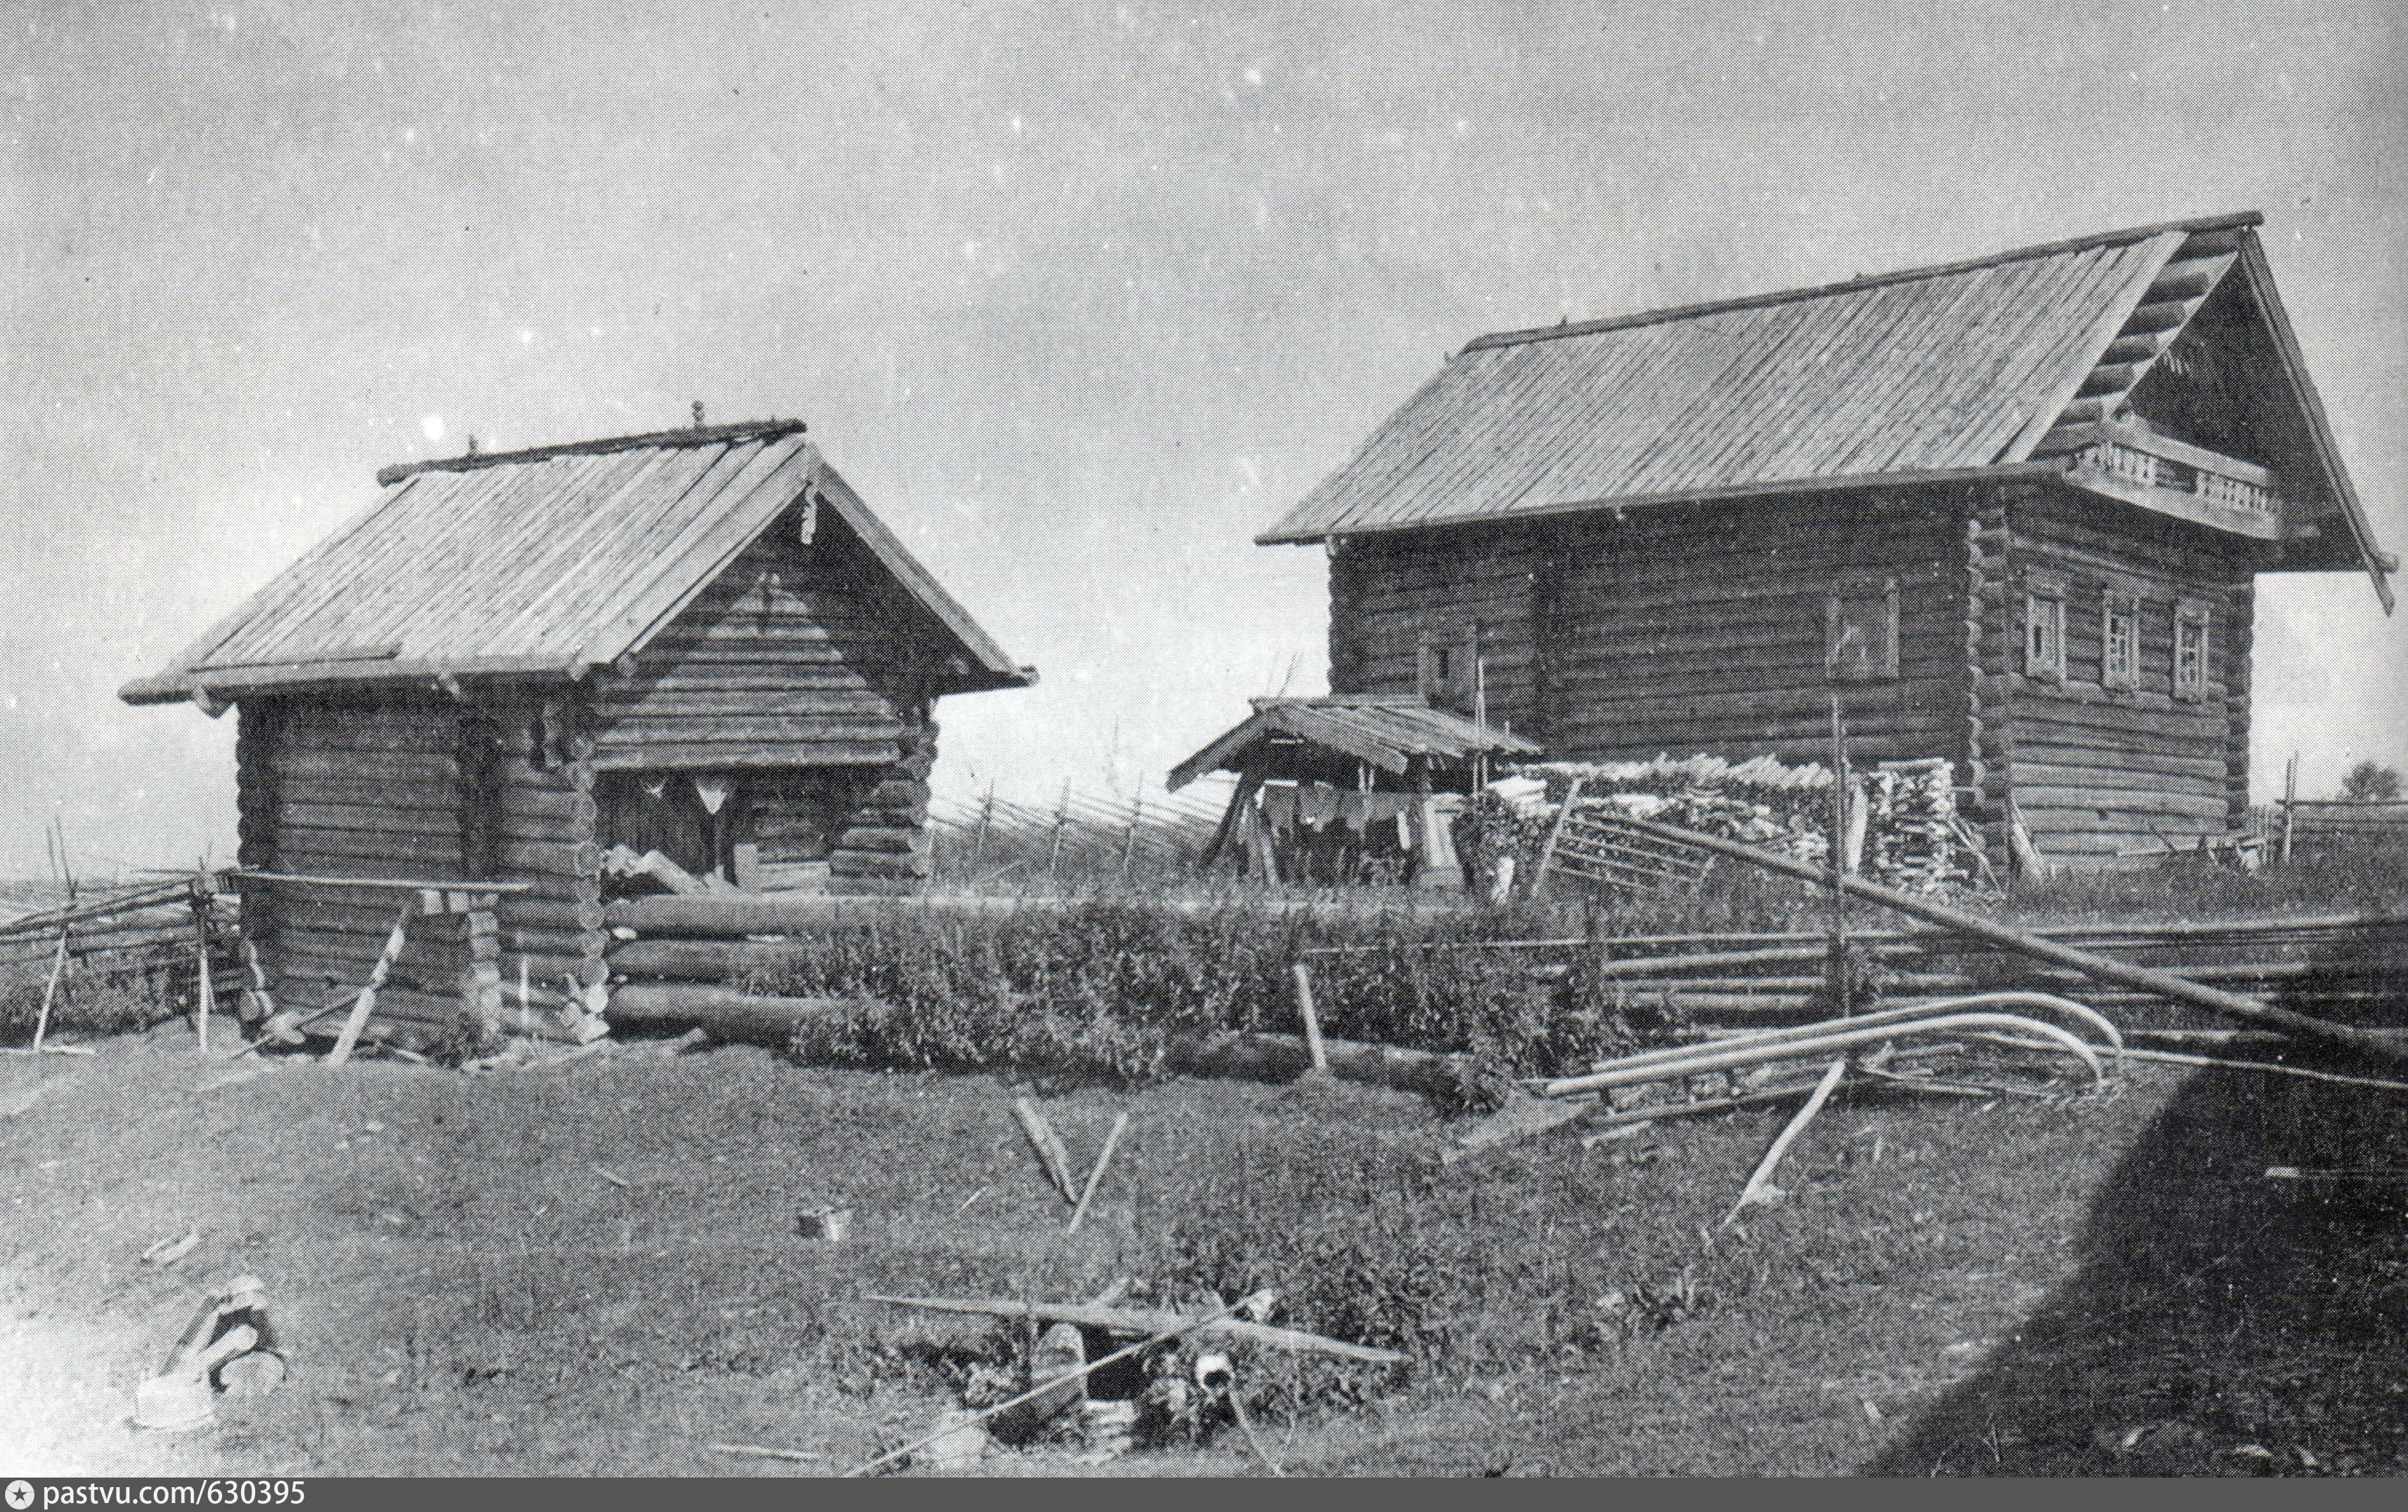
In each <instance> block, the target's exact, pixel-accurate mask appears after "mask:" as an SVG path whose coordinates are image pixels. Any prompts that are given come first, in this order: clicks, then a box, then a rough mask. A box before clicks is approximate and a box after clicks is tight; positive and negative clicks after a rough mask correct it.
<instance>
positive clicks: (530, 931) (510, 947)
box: [494, 924, 609, 960]
mask: <svg viewBox="0 0 2408 1512" xmlns="http://www.w3.org/2000/svg"><path fill="white" fill-rule="evenodd" d="M494 938H495V941H496V942H497V943H498V945H499V947H500V949H502V950H503V951H505V952H507V953H509V954H511V955H520V954H535V955H545V956H558V957H563V958H567V959H576V960H583V959H589V958H590V959H594V960H599V959H600V958H601V955H602V950H603V947H604V945H605V944H606V943H607V942H608V940H609V936H608V935H607V934H603V932H602V931H600V930H598V929H582V930H581V929H548V928H544V927H541V926H539V925H531V924H504V925H503V926H502V928H501V932H500V934H496V935H495V936H494Z"/></svg>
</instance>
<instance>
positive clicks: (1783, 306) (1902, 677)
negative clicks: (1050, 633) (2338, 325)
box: [1258, 214, 2397, 867]
mask: <svg viewBox="0 0 2408 1512" xmlns="http://www.w3.org/2000/svg"><path fill="white" fill-rule="evenodd" d="M2258 222H2259V217H2257V215H2255V214H2243V215H2232V216H2224V217H2219V218H2215V219H2210V220H2199V221H2181V222H2176V223H2172V224H2167V225H2157V226H2148V227H2143V228H2140V229H2136V230H2129V231H2119V232H2112V233H2109V234H2106V235H2096V236H2088V237H2084V238H2082V239H2079V240H2075V241H2068V242H2059V243H2057V244H2054V245H2050V246H2045V247H2034V248H2028V249H2025V250H2019V251H2013V252H2006V253H2001V254H2000V255H1998V256H1995V257H1986V258H1982V259H1979V260H1977V261H1973V262H1967V263H1957V264H1948V265H1946V266H1942V267H1930V268H1920V269H1915V270H1913V271H1910V272H1904V273H1896V274H1888V275H1885V276H1881V277H1874V278H1856V279H1854V280H1852V281H1850V282H1847V283H1842V284H1836V285H1831V286H1828V287H1824V288H1815V289H1805V290H1799V291H1796V292H1785V293H1776V294H1769V295H1761V296H1756V297H1753V298H1746V299H1736V300H1729V301H1726V302H1722V303H1718V304H1712V305H1698V306H1690V307H1683V308H1678V309H1668V310H1658V311H1654V312H1651V313H1647V314H1641V315H1631V316H1625V317H1621V318H1618V319H1613V320H1603V321H1585V322H1581V323H1574V324H1562V325H1556V326H1553V327H1546V328H1541V329H1537V330H1527V331H1512V332H1506V333H1504V334H1501V335H1490V336H1484V337H1482V338H1480V339H1478V340H1476V341H1473V342H1472V343H1470V344H1469V346H1467V347H1466V348H1464V349H1463V350H1462V351H1460V352H1459V353H1457V354H1456V355H1455V357H1454V358H1452V359H1451V360H1450V361H1449V362H1448V363H1447V364H1446V365H1445V366H1444V367H1443V368H1442V369H1441V371H1440V372H1439V374H1438V376H1437V377H1435V378H1432V379H1430V381H1429V382H1428V383H1427V384H1426V385H1425V386H1424V387H1423V388H1422V389H1421V391H1420V392H1417V393H1415V394H1414V395H1413V396H1412V398H1411V399H1410V400H1408V401H1407V402H1406V403H1405V405H1404V406H1403V407H1401V408H1400V409H1398V411H1397V412H1396V413H1395V414H1394V415H1393V416H1391V417H1390V418H1389V419H1388V421H1386V422H1385V423H1384V424H1383V425H1382V426H1381V427H1380V428H1379V429H1378V430H1377V431H1376V432H1375V433H1374V434H1373V435H1371V437H1370V438H1369V440H1368V441H1367V442H1366V443H1365V444H1364V446H1363V448H1362V449H1361V450H1360V451H1359V452H1358V453H1357V454H1356V456H1355V458H1354V460H1353V461H1351V462H1349V463H1348V464H1346V465H1344V466H1343V467H1341V468H1340V469H1339V470H1338V472H1336V473H1335V474H1334V475H1332V476H1331V477H1330V478H1328V479H1327V480H1326V481H1325V482H1323V483H1322V484H1321V486H1320V487H1319V488H1317V489H1315V490H1314V491H1313V492H1312V493H1311V494H1310V495H1309V496H1307V497H1306V498H1305V499H1304V501H1303V502H1302V503H1300V504H1298V505H1297V506H1296V507H1295V508H1294V509H1293V510H1292V511H1290V513H1289V514H1288V515H1287V516H1286V517H1285V518H1284V519H1283V520H1281V521H1279V522H1278V524H1276V525H1275V526H1273V527H1272V528H1271V529H1270V530H1269V531H1268V532H1266V533H1265V534H1264V535H1261V536H1260V537H1258V539H1259V540H1260V541H1261V542H1263V543H1265V544H1273V543H1283V542H1288V543H1310V542H1323V543H1326V545H1327V547H1328V550H1329V604H1330V616H1329V663H1330V674H1329V678H1330V690H1331V692H1333V693H1334V694H1338V695H1361V694H1398V693H1402V694H1410V693H1413V692H1421V693H1424V694H1426V695H1429V696H1430V697H1431V698H1433V700H1434V701H1436V702H1439V703H1441V704H1442V705H1446V706H1453V707H1455V708H1458V709H1462V710H1465V711H1469V709H1470V707H1471V704H1472V700H1473V698H1474V697H1475V692H1474V690H1475V688H1476V689H1478V690H1479V694H1478V696H1480V697H1481V698H1482V701H1483V702H1484V712H1485V715H1486V718H1487V719H1488V720H1490V721H1491V722H1494V723H1500V724H1503V725H1505V726H1506V727H1508V728H1510V729H1511V730H1512V731H1513V732H1514V733H1516V734H1518V735H1527V736H1530V737H1532V738H1535V739H1537V740H1540V741H1541V742H1542V743H1543V744H1544V745H1545V746H1546V748H1547V749H1548V751H1549V753H1550V754H1551V755H1553V756H1555V757H1558V758H1570V759H1582V760H1591V759H1601V758H1609V757H1613V758H1621V757H1645V756H1650V755H1653V754H1655V753H1656V752H1659V751H1672V752H1686V751H1708V752H1714V753H1719V754H1723V755H1727V756H1730V757H1734V758H1738V757H1744V756H1748V755H1753V754H1756V753H1758V752H1764V751H1770V752H1772V753H1774V754H1776V755H1778V756H1780V757H1781V758H1782V759H1784V760H1789V761H1797V760H1810V759H1815V758H1818V757H1820V756H1822V755H1823V754H1824V753H1825V751H1826V750H1827V749H1828V728H1829V714H1828V700H1829V698H1830V696H1831V694H1833V693H1834V692H1836V693H1838V694H1839V695H1840V698H1841V702H1842V707H1843V710H1844V714H1845V719H1846V723H1847V728H1848V730H1849V732H1850V734H1851V736H1852V738H1851V741H1850V745H1851V749H1852V751H1853V754H1854V755H1855V757H1856V758H1857V759H1859V760H1866V761H1870V760H1878V759H1885V758H1914V757H1931V756H1944V757H1947V758H1948V759H1950V760H1951V761H1952V762H1953V763H1955V764H1956V766H1957V774H1958V780H1959V782H1960V784H1961V785H1962V788H1963V790H1965V792H1966V802H1967V805H1968V807H1969V810H1970V812H1971V816H1972V817H1973V818H1974V820H1976V821H1977V823H1978V824H1979V825H1980V826H1981V829H1982V832H1983V835H1984V840H1985V846H1986V847H1987V848H1988V849H1989V851H1990V854H1991V859H1992V862H1993V863H1994V864H1996V865H1998V866H2000V867H2004V866H2005V865H2006V864H2008V861H2009V849H2010V846H2009V827H2010V824H2011V822H2012V820H2011V816H2012V815H2018V814H2019V815H2020V818H2021V821H2022V822H2023V823H2024V824H2025V825H2026V826H2028V833H2029V834H2031V835H2032V836H2034V837H2035V838H2036V840H2037V843H2038V847H2039V849H2040V850H2041V852H2042V854H2043V855H2045V856H2047V857H2049V858H2051V859H2054V860H2062V861H2065V862H2069V863H2075V864H2112V863H2114V862H2116V861H2117V860H2118V859H2122V858H2126V857H2128V856H2129V855H2130V854H2132V853H2135V852H2138V851H2142V850H2146V849H2153V848H2158V847H2160V846H2161V844H2162V843H2165V842H2171V843H2176V844H2187V843H2189V842H2190V841H2191V840H2192V839H2194V838H2195V837H2198V836H2201V835H2216V836H2221V835H2223V834H2227V833H2228V832H2229V830H2230V829H2232V828H2233V827H2234V826H2236V825H2237V824H2238V823H2239V822H2240V821H2241V820H2242V818H2243V810H2244V808H2245V806H2246V803H2247V798H2248V791H2249V689H2250V644H2251V633H2252V623H2251V620H2252V613H2253V605H2254V583H2255V579H2256V578H2257V575H2258V574H2260V573H2268V572H2330V571H2338V570H2343V569H2358V570H2362V571H2364V572H2365V573H2366V574H2367V576H2368V578H2370V579H2371V580H2372V584H2373V587H2374V592H2375V593H2376V595H2377V596H2378V597H2379V598H2380V599H2381V601H2382V604H2383V606H2384V609H2385V610H2386V612H2388V611H2389V609H2390V607H2391V603H2392V598H2391V590H2390V587H2389V585H2388V583H2387V581H2386V574H2387V573H2388V572H2390V571H2392V570H2395V569H2396V567H2397V563H2396V562H2395V561H2394V560H2393V559H2392V558H2390V557H2388V556H2386V554H2385V553H2384V552H2383V551H2382V550H2381V549H2379V548H2378V546H2377V545H2376V543H2375V540H2374V538H2373V536H2372V533H2371V532H2370V531H2369V529H2368V526H2367V521H2366V516H2365V514H2364V512H2363V511H2362V510H2361V508H2360V507H2359V505H2358V498H2357V495H2356V494H2355V492H2353V490H2352V488H2351V485H2350V480H2349V478H2348V477H2347V475H2346V474H2345V473H2344V472H2343V467H2342V464H2341V459H2340V456H2339V454H2338V452H2337V449H2336V448H2335V446H2334V441H2333V436H2332V434H2331V431H2330V428H2329V425H2328V423H2327V421H2326V418H2325V413H2324V409H2323V407H2322V406H2321V404H2320V403H2319V401H2318V399H2317V397H2316V392H2315V386H2314V385H2313V384H2312V383H2311V382H2310V381H2309V378H2308V373H2307V367H2306V364H2305V363H2304V362H2303V361H2302V359H2301V356H2300V347H2299V342H2298V340H2297V339H2296V338H2295V336H2294V335H2293V334H2292V330H2291V326H2290V323H2289V321H2287V319H2286V317H2285V315H2284V312H2283V306H2282V302H2281V300H2280V299H2279V298H2278V297H2277V295H2276V293H2275V291H2274V283H2273V279H2272V276H2271V274H2270V272H2269V270H2268V267H2267V263H2266V257H2265V253H2264V251H2263V250H2262V249H2261V247H2260V246H2259V243H2258V238H2257V233H2256V230H2255V228H2256V226H2257V224H2258Z"/></svg>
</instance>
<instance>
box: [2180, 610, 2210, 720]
mask: <svg viewBox="0 0 2408 1512" xmlns="http://www.w3.org/2000/svg"><path fill="white" fill-rule="evenodd" d="M2214 622H2215V616H2214V609H2213V608H2212V607H2211V606H2209V605H2208V603H2207V601H2206V600H2205V599H2196V598H2186V599H2178V600H2176V601H2175V603H2174V641H2173V695H2174V697H2175V698H2176V699H2177V700H2179V701H2181V702H2184V703H2191V704H2196V703H2199V702H2201V701H2202V700H2204V699H2205V698H2206V697H2207V696H2208V680H2209V679H2208V670H2209V660H2210V658H2211V656H2212V655H2213V654H2214Z"/></svg>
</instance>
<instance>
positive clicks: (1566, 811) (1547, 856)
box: [1530, 777, 1588, 898]
mask: <svg viewBox="0 0 2408 1512" xmlns="http://www.w3.org/2000/svg"><path fill="white" fill-rule="evenodd" d="M1587 781H1588V778H1586V777H1574V778H1572V785H1571V789H1570V792H1566V793H1565V794H1564V806H1563V807H1562V808H1560V809H1558V810H1556V813H1555V824H1554V825H1553V826H1552V827H1551V828H1549V830H1548V831H1547V843H1546V844H1545V845H1543V846H1541V847H1540V848H1539V860H1538V863H1537V864H1536V865H1535V866H1533V867H1531V868H1530V896H1531V897H1533V898H1543V897H1545V896H1546V895H1547V867H1548V866H1549V865H1551V864H1553V863H1554V862H1555V844H1556V842H1557V841H1560V840H1561V839H1563V837H1564V826H1565V825H1567V824H1570V822H1571V821H1572V807H1573V806H1574V805H1576V804H1578V803H1579V802H1580V795H1581V788H1582V787H1583V786H1584V784H1586V783H1587Z"/></svg>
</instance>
